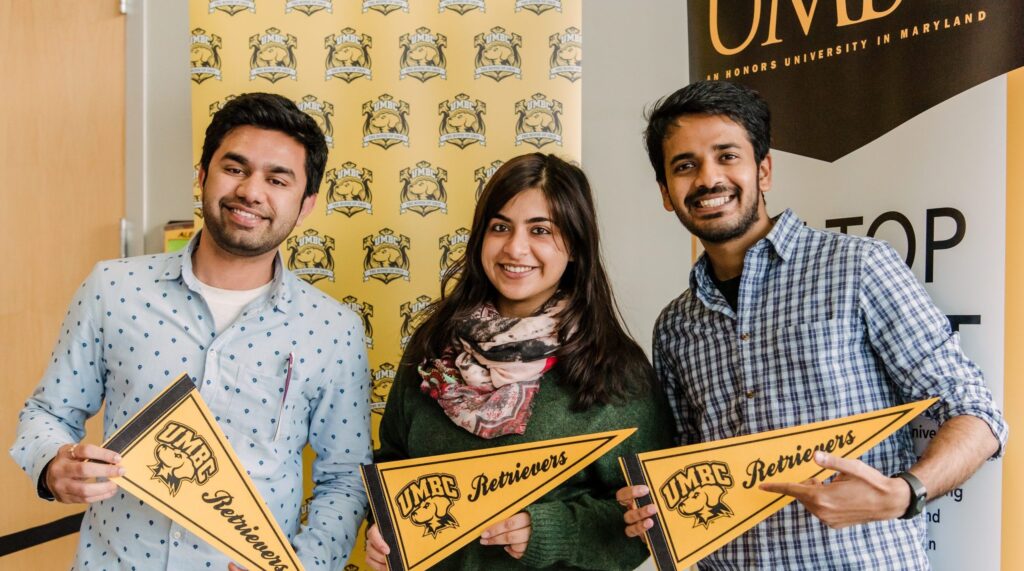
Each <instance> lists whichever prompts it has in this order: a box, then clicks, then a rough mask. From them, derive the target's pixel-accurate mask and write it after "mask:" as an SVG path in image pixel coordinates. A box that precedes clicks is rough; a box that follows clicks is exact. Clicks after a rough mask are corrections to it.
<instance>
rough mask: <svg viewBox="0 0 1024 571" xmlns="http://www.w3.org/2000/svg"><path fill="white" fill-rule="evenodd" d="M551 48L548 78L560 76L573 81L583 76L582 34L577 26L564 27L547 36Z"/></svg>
mask: <svg viewBox="0 0 1024 571" xmlns="http://www.w3.org/2000/svg"><path fill="white" fill-rule="evenodd" d="M548 47H550V48H551V62H550V66H551V67H550V70H549V71H548V79H554V78H555V76H560V77H564V78H566V79H568V80H569V81H571V82H575V81H576V80H577V79H579V78H581V77H583V34H582V33H581V32H580V30H579V28H566V30H565V31H564V32H562V33H561V34H551V37H550V38H548Z"/></svg>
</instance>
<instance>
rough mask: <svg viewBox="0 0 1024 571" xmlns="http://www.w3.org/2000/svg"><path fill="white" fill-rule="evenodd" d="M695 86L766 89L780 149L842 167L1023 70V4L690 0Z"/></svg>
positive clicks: (993, 0) (998, 0) (988, 0)
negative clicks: (938, 109)
mask: <svg viewBox="0 0 1024 571" xmlns="http://www.w3.org/2000/svg"><path fill="white" fill-rule="evenodd" d="M688 7H689V10H688V18H689V48H690V80H691V81H697V80H701V79H719V80H730V81H736V82H739V83H742V84H744V85H747V86H750V87H752V88H754V89H756V90H758V91H759V92H760V93H761V94H762V95H763V96H764V97H765V98H766V99H767V100H768V101H769V103H770V104H771V108H772V115H773V121H772V124H773V136H774V140H773V142H772V148H775V149H779V150H782V151H787V152H791V153H796V154H799V155H804V156H808V157H812V158H816V159H821V160H826V161H835V160H836V159H839V158H840V157H842V156H844V155H846V154H848V153H850V152H853V151H855V150H857V149H858V148H860V147H862V146H864V145H866V144H868V143H870V142H871V141H873V140H875V139H877V138H878V137H880V136H882V135H884V134H885V133H887V132H889V131H891V130H892V129H894V128H895V127H897V126H898V125H900V124H902V123H903V122H905V121H907V120H908V119H910V118H912V117H914V116H915V115H917V114H919V113H921V112H923V111H925V110H927V109H929V108H931V107H933V106H935V105H937V104H938V103H941V102H943V101H945V100H947V99H949V98H951V97H953V96H955V95H957V94H959V93H961V92H963V91H966V90H967V89H970V88H971V87H974V86H976V85H978V84H980V83H982V82H984V81H987V80H989V79H992V78H993V77H997V76H999V75H1002V74H1004V73H1006V72H1008V71H1011V70H1013V69H1016V68H1018V67H1020V66H1024V0H688Z"/></svg>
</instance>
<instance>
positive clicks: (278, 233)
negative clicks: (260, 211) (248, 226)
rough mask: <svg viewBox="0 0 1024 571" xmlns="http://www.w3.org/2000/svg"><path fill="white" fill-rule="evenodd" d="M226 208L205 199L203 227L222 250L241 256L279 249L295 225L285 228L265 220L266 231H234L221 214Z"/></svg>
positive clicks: (257, 254)
mask: <svg viewBox="0 0 1024 571" xmlns="http://www.w3.org/2000/svg"><path fill="white" fill-rule="evenodd" d="M214 209H216V210H214ZM226 210H227V207H222V206H221V205H220V204H217V205H211V204H207V202H206V201H203V222H204V223H203V229H204V230H205V231H207V232H208V233H209V235H210V237H211V238H213V241H214V242H216V243H217V245H218V246H219V247H220V248H221V249H222V250H224V251H225V252H228V253H231V254H234V255H236V256H239V257H246V258H248V257H256V256H261V255H263V254H266V253H267V252H270V251H271V250H275V249H277V248H278V246H280V245H281V242H283V241H284V240H285V239H286V238H287V237H288V234H290V233H291V231H292V229H293V228H294V227H295V224H294V223H293V224H292V225H291V227H290V228H288V229H287V230H285V229H284V228H282V227H276V226H275V225H274V223H273V220H264V221H265V222H266V223H267V225H268V228H267V229H266V230H265V231H259V230H258V229H254V230H252V231H249V232H245V231H242V230H235V231H234V232H232V231H230V230H228V227H227V222H225V220H224V218H223V217H222V215H221V214H222V213H223V212H225V211H226Z"/></svg>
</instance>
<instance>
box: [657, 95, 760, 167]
mask: <svg viewBox="0 0 1024 571" xmlns="http://www.w3.org/2000/svg"><path fill="white" fill-rule="evenodd" d="M683 115H722V116H725V117H728V118H729V119H731V120H733V121H734V122H736V123H737V124H739V125H740V126H741V127H743V128H744V129H745V130H746V131H747V138H748V139H750V144H751V146H753V147H754V158H756V159H757V164H761V161H762V160H764V158H765V157H766V156H768V148H769V146H770V145H771V130H772V129H771V112H770V111H769V110H768V103H767V102H766V101H765V100H764V99H763V98H762V97H761V95H760V94H758V93H757V92H756V91H754V90H753V89H750V88H748V87H744V86H742V85H739V84H737V83H731V82H728V81H697V82H694V83H691V84H690V85H687V86H686V87H684V88H682V89H680V90H678V91H676V92H675V93H673V94H672V95H669V96H667V97H663V98H661V99H660V100H658V101H657V102H655V104H654V105H653V106H652V107H651V108H650V109H648V111H647V129H646V130H645V131H644V142H645V144H646V145H647V156H648V157H649V158H650V159H651V166H652V167H654V173H655V177H656V178H657V179H658V182H659V183H660V184H666V178H665V147H664V141H665V139H666V138H668V136H669V133H670V131H671V130H672V129H673V128H674V123H675V121H676V119H678V118H679V117H681V116H683Z"/></svg>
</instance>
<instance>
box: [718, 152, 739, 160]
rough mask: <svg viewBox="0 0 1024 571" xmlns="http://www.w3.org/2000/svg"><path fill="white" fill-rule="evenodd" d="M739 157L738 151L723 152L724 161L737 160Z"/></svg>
mask: <svg viewBox="0 0 1024 571" xmlns="http://www.w3.org/2000/svg"><path fill="white" fill-rule="evenodd" d="M738 158H740V156H739V155H737V154H736V153H723V154H722V160H723V161H734V160H736V159H738Z"/></svg>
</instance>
